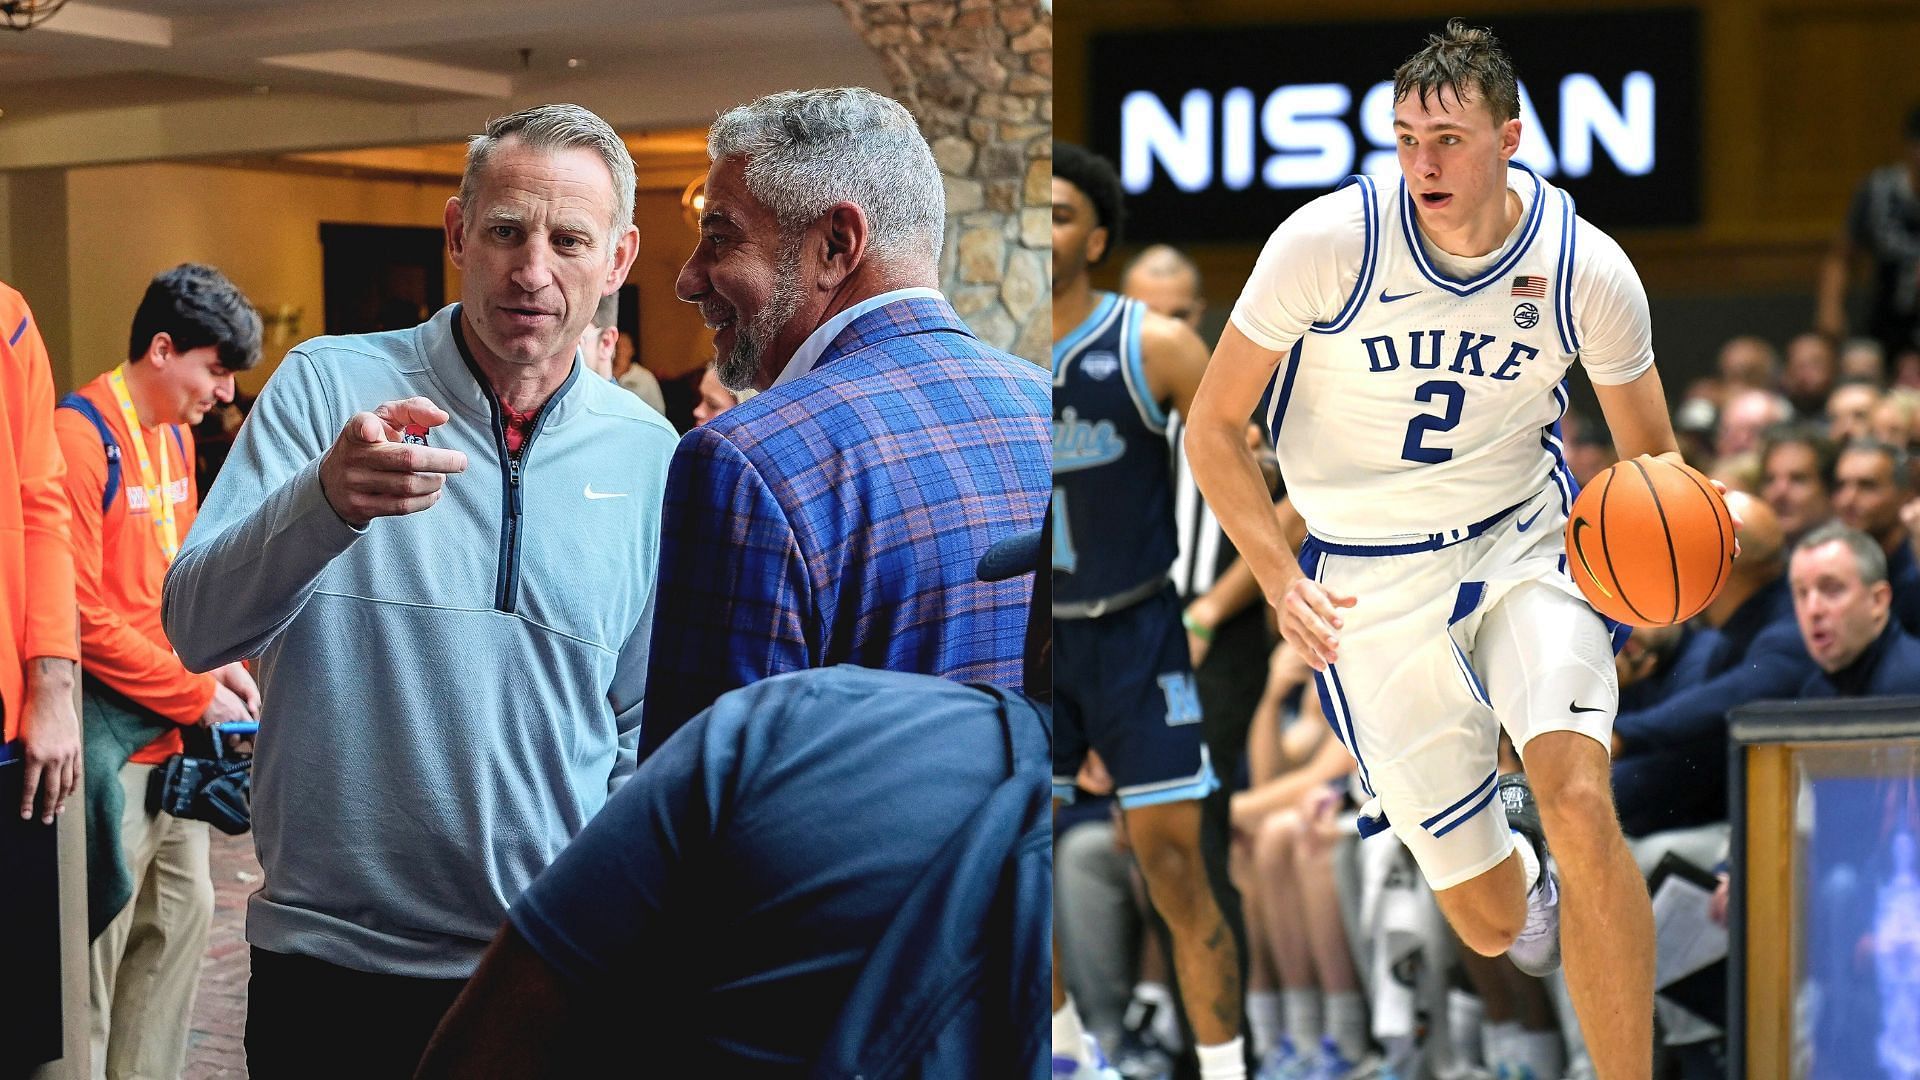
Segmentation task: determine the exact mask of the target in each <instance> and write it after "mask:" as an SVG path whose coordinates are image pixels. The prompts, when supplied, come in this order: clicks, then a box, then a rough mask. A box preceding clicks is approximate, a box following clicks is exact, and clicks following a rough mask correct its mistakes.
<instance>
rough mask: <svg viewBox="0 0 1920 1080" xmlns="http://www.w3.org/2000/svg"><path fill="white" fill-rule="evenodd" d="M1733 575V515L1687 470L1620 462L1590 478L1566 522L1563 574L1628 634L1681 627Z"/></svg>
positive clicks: (1704, 482)
mask: <svg viewBox="0 0 1920 1080" xmlns="http://www.w3.org/2000/svg"><path fill="white" fill-rule="evenodd" d="M1732 567H1733V515H1732V514H1730V513H1728V512H1727V504H1726V500H1724V499H1722V498H1721V497H1720V492H1718V491H1717V490H1715V489H1714V486H1713V485H1712V484H1711V483H1708V482H1707V478H1706V477H1704V476H1702V475H1700V474H1699V473H1698V472H1696V471H1694V470H1693V469H1690V468H1688V467H1687V466H1685V465H1672V464H1669V463H1668V462H1665V461H1661V460H1658V459H1650V458H1636V459H1633V460H1629V461H1623V462H1621V463H1619V464H1618V465H1615V466H1614V467H1612V468H1610V469H1608V470H1607V471H1606V472H1603V473H1601V474H1600V475H1598V476H1596V477H1594V478H1593V482H1592V483H1590V484H1588V485H1587V487H1586V490H1584V491H1582V492H1580V497H1579V498H1578V499H1576V500H1574V504H1573V514H1572V516H1571V517H1569V518H1568V519H1567V572H1568V573H1569V574H1571V575H1573V580H1575V581H1577V582H1579V583H1580V591H1581V592H1583V593H1585V594H1586V597H1587V600H1588V602H1590V603H1591V604H1593V606H1594V610H1596V611H1598V612H1600V613H1601V614H1602V615H1605V616H1607V617H1608V618H1611V619H1617V620H1619V621H1620V622H1623V623H1629V624H1631V625H1633V626H1670V625H1672V624H1674V623H1678V622H1685V621H1686V620H1687V619H1690V618H1692V617H1693V616H1694V615H1697V614H1699V612H1700V610H1701V609H1702V608H1704V607H1706V606H1707V605H1708V604H1709V603H1712V602H1713V598H1714V597H1715V596H1718V595H1719V594H1720V589H1721V587H1722V586H1724V585H1725V584H1726V583H1727V576H1728V573H1729V571H1730V570H1731V569H1732Z"/></svg>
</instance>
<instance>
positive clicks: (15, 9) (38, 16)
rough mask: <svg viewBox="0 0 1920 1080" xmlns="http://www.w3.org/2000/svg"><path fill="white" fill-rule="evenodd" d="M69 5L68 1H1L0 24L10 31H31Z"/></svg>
mask: <svg viewBox="0 0 1920 1080" xmlns="http://www.w3.org/2000/svg"><path fill="white" fill-rule="evenodd" d="M66 5H67V0H0V22H4V23H5V24H6V27H7V29H9V30H21V31H25V30H31V29H33V28H34V27H36V26H39V25H40V24H41V23H43V22H46V21H47V20H48V19H51V18H53V16H54V13H55V12H57V11H59V10H60V9H61V8H63V7H65V6H66Z"/></svg>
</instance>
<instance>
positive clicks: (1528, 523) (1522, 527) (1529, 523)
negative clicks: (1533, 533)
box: [1514, 506, 1547, 532]
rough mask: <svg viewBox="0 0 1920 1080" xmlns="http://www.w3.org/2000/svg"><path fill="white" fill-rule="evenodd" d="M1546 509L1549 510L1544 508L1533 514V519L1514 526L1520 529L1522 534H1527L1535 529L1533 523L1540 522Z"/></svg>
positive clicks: (1530, 518)
mask: <svg viewBox="0 0 1920 1080" xmlns="http://www.w3.org/2000/svg"><path fill="white" fill-rule="evenodd" d="M1546 509H1547V508H1546V507H1544V506H1543V507H1541V508H1540V509H1538V510H1535V511H1534V512H1533V516H1532V517H1529V518H1528V519H1527V520H1525V521H1522V522H1519V523H1517V524H1516V525H1514V528H1516V529H1519V530H1520V531H1521V532H1526V531H1527V530H1528V529H1531V528H1533V523H1534V522H1536V521H1539V520H1540V515H1541V514H1543V513H1545V512H1546Z"/></svg>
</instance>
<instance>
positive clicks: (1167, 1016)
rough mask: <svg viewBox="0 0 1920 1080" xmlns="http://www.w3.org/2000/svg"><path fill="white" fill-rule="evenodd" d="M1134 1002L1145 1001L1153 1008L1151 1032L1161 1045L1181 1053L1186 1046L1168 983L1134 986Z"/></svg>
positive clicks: (1135, 984) (1146, 983)
mask: <svg viewBox="0 0 1920 1080" xmlns="http://www.w3.org/2000/svg"><path fill="white" fill-rule="evenodd" d="M1133 1000H1135V1001H1144V1002H1146V1003H1147V1004H1149V1005H1152V1006H1153V1020H1152V1023H1151V1024H1150V1025H1149V1030H1151V1031H1152V1032H1153V1037H1154V1038H1156V1039H1158V1040H1160V1045H1161V1046H1164V1047H1166V1048H1167V1049H1168V1050H1169V1051H1171V1052H1172V1053H1175V1054H1177V1053H1179V1052H1180V1048H1181V1047H1183V1046H1185V1045H1186V1040H1185V1039H1183V1038H1181V1037H1180V1014H1179V1012H1178V1011H1176V1010H1175V1009H1174V1007H1173V991H1171V990H1169V989H1167V984H1166V983H1157V982H1142V983H1134V984H1133Z"/></svg>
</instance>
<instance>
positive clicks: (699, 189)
mask: <svg viewBox="0 0 1920 1080" xmlns="http://www.w3.org/2000/svg"><path fill="white" fill-rule="evenodd" d="M706 208H707V178H706V177H704V176H703V177H701V178H699V179H698V180H695V181H694V182H693V183H691V184H688V185H687V189H686V190H685V191H682V192H681V193H680V216H681V217H683V218H685V219H686V222H687V225H688V226H689V227H691V228H692V229H693V231H694V232H699V231H700V212H701V211H703V210H705V209H706Z"/></svg>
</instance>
